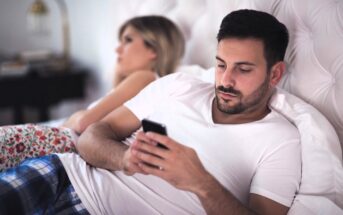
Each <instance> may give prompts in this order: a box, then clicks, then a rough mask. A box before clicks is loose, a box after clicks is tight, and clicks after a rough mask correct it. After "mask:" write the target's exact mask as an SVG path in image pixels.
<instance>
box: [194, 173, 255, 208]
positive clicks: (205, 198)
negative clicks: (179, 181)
mask: <svg viewBox="0 0 343 215" xmlns="http://www.w3.org/2000/svg"><path fill="white" fill-rule="evenodd" d="M196 195H197V196H198V198H199V200H200V202H201V204H202V205H203V207H204V209H205V210H206V213H207V214H208V215H217V214H221V215H222V214H230V215H231V214H232V215H234V214H237V215H238V214H239V215H243V214H244V215H245V214H247V215H248V214H249V215H251V214H255V213H254V212H253V211H251V210H249V209H248V208H246V207H244V205H243V204H242V203H241V202H239V201H238V200H237V199H236V198H235V197H234V196H233V195H232V194H231V193H230V191H228V190H227V189H226V188H225V187H223V186H222V185H221V184H220V183H219V182H218V181H217V180H216V179H215V178H214V177H213V176H211V175H209V176H208V177H207V178H206V179H205V183H204V185H203V186H202V188H201V191H199V192H198V193H196Z"/></svg>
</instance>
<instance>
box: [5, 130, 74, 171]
mask: <svg viewBox="0 0 343 215" xmlns="http://www.w3.org/2000/svg"><path fill="white" fill-rule="evenodd" d="M76 140H77V135H76V134H75V133H74V132H73V131H72V130H71V129H69V128H63V127H61V128H56V127H49V126H43V125H35V124H25V125H14V126H3V127H0V171H2V170H4V169H7V168H10V167H14V166H17V165H18V164H19V163H20V162H21V161H23V160H25V159H26V158H32V157H39V156H44V155H48V154H52V153H64V152H75V151H76V149H75V142H76Z"/></svg>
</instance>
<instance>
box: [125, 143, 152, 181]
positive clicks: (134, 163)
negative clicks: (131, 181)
mask: <svg viewBox="0 0 343 215" xmlns="http://www.w3.org/2000/svg"><path fill="white" fill-rule="evenodd" d="M138 164H139V160H138V159H137V157H135V156H133V155H132V149H131V147H130V148H128V149H127V150H126V151H125V153H124V156H123V159H122V163H121V169H122V171H123V172H124V173H125V174H126V175H134V174H135V173H142V174H145V175H146V173H145V172H144V171H143V170H142V168H140V167H139V165H138Z"/></svg>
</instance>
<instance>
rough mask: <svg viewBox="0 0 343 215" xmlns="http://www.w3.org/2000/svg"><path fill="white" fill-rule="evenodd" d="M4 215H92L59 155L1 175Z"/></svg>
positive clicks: (0, 198) (0, 202) (28, 162)
mask: <svg viewBox="0 0 343 215" xmlns="http://www.w3.org/2000/svg"><path fill="white" fill-rule="evenodd" d="M0 214H37V215H38V214H89V213H88V211H87V210H86V209H85V207H84V206H83V204H82V202H81V200H80V199H79V197H78V196H77V194H76V192H75V190H74V188H73V186H72V185H71V183H70V181H69V178H68V176H67V173H66V172H65V169H64V167H63V165H62V163H61V161H60V160H59V158H58V156H57V155H54V154H51V155H48V156H44V157H40V158H33V159H28V160H26V161H24V162H23V163H22V164H21V165H20V166H18V167H15V168H12V169H8V170H7V171H5V172H2V173H0Z"/></svg>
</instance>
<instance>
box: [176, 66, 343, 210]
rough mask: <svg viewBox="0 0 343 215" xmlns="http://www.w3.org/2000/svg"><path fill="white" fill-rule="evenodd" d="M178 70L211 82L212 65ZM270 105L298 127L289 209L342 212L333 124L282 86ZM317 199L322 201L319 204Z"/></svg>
mask: <svg viewBox="0 0 343 215" xmlns="http://www.w3.org/2000/svg"><path fill="white" fill-rule="evenodd" d="M179 71H180V72H187V73H190V74H192V75H194V76H195V77H197V78H199V79H201V80H203V81H205V82H210V83H214V79H215V78H214V77H215V70H214V68H210V69H208V70H205V69H203V68H201V67H199V66H183V67H181V68H180V70H179ZM270 105H271V108H273V109H274V110H276V111H278V112H279V113H281V114H282V115H284V116H285V117H286V118H287V119H288V120H289V121H290V122H292V123H293V124H294V125H295V126H296V127H297V128H298V130H299V133H300V137H301V150H302V178H301V184H300V190H299V194H298V195H297V197H296V198H295V202H294V203H295V204H294V206H295V207H296V209H294V208H291V213H293V214H302V213H297V211H299V212H300V211H301V210H299V209H300V208H302V209H303V210H308V211H311V212H313V211H317V212H319V213H320V211H319V210H321V211H325V210H326V211H327V210H331V211H334V210H336V211H339V212H341V213H342V214H343V210H341V209H340V208H343V167H342V150H341V145H340V143H339V139H338V136H337V133H336V132H335V129H334V128H333V126H332V125H331V124H330V123H329V121H328V120H327V119H326V118H325V117H324V116H323V115H322V114H321V113H320V112H319V111H318V110H317V109H315V108H314V107H313V106H312V105H310V104H307V103H306V102H304V101H303V100H301V99H300V98H298V97H296V96H294V95H291V94H290V93H288V92H286V91H284V90H282V89H277V93H276V94H275V95H274V96H273V98H272V99H271V102H270ZM323 199H327V201H323ZM318 201H321V202H322V204H321V205H318V204H317V202H318ZM315 205H316V206H315ZM336 205H338V206H339V207H340V208H338V207H337V206H336ZM292 207H293V206H292ZM320 207H321V208H320ZM335 207H337V208H335ZM310 209H312V210H310ZM306 214H312V213H306ZM334 214H336V213H334Z"/></svg>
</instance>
